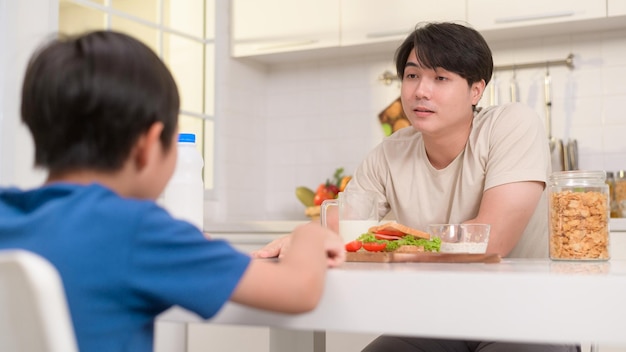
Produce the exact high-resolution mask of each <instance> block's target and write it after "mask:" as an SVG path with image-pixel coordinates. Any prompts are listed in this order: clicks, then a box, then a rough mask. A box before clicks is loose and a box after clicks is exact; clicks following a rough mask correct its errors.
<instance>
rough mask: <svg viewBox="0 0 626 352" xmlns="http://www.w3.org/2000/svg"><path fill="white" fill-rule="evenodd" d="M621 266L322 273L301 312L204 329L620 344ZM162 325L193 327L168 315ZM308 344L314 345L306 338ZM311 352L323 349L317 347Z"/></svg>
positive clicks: (354, 267) (365, 266) (624, 294)
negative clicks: (321, 287) (322, 283)
mask: <svg viewBox="0 0 626 352" xmlns="http://www.w3.org/2000/svg"><path fill="white" fill-rule="evenodd" d="M624 318H626V261H609V262H553V261H550V260H524V259H518V260H503V261H502V262H501V263H498V264H434V263H433V264H430V263H411V264H399V263H395V264H384V263H345V264H344V265H343V266H342V267H341V268H336V269H332V270H330V271H329V272H328V276H327V283H326V288H325V291H324V295H323V297H322V300H321V302H320V304H319V306H318V307H317V308H316V309H315V310H314V311H312V312H310V313H306V314H302V315H295V316H292V315H284V314H276V313H269V312H265V311H260V310H256V309H251V308H247V307H244V306H241V305H237V304H234V303H228V304H227V305H226V306H225V307H224V309H222V310H221V311H220V313H219V314H218V315H217V316H216V317H215V318H213V319H211V320H208V321H206V323H207V324H211V323H219V324H237V325H259V326H271V327H276V328H281V329H288V330H289V331H309V332H314V331H315V332H318V333H317V334H315V335H314V336H315V338H317V339H318V340H320V338H321V339H322V340H321V341H323V333H322V334H321V336H320V332H323V331H336V332H355V333H393V334H400V335H416V336H428V337H441V338H454V339H459V338H467V339H487V340H511V341H529V342H552V343H560V342H567V343H571V342H595V343H601V344H602V343H607V344H612V345H626V330H624V326H625V324H624V320H625V319H624ZM159 319H160V320H161V321H165V322H178V323H182V324H184V323H189V322H201V321H202V320H201V319H200V318H198V317H197V316H196V315H194V314H192V313H189V312H187V311H185V310H183V309H181V308H173V309H171V310H169V311H167V312H166V313H164V314H163V315H162V316H161V317H160V318H159ZM313 340H315V339H313ZM311 350H312V351H313V350H314V351H322V350H323V347H321V346H320V344H319V343H318V344H317V346H316V347H313V348H312V349H311Z"/></svg>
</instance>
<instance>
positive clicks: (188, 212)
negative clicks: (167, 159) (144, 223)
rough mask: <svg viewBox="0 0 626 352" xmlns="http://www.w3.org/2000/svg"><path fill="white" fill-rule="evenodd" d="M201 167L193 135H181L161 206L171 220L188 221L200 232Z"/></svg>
mask: <svg viewBox="0 0 626 352" xmlns="http://www.w3.org/2000/svg"><path fill="white" fill-rule="evenodd" d="M203 166H204V161H203V160H202V156H201V155H200V152H199V151H198V149H197V148H196V135H195V134H193V133H180V134H179V135H178V159H177V161H176V169H175V170H174V174H173V175H172V178H171V179H170V181H169V183H168V184H167V186H166V187H165V191H164V192H163V206H164V207H165V209H167V210H168V211H169V212H170V214H172V216H173V217H175V218H179V219H182V220H186V221H189V222H190V223H192V224H193V225H195V226H196V227H198V228H199V229H200V230H202V228H203V223H204V183H203V181H202V167H203Z"/></svg>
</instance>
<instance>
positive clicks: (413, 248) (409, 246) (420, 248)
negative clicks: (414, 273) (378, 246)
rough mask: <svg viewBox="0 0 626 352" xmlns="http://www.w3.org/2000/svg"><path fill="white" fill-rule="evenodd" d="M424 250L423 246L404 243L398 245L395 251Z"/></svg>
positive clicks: (410, 251) (415, 251)
mask: <svg viewBox="0 0 626 352" xmlns="http://www.w3.org/2000/svg"><path fill="white" fill-rule="evenodd" d="M423 251H424V247H423V246H411V245H404V246H400V247H398V249H396V250H395V251H393V252H394V253H422V252H423Z"/></svg>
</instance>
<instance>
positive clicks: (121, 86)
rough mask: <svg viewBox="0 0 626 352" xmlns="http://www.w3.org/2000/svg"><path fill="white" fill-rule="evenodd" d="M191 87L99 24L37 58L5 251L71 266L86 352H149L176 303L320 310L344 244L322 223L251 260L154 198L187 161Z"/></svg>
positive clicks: (7, 209) (2, 194) (70, 295)
mask: <svg viewBox="0 0 626 352" xmlns="http://www.w3.org/2000/svg"><path fill="white" fill-rule="evenodd" d="M178 110H179V96H178V91H177V88H176V84H175V82H174V79H173V77H172V76H171V74H170V72H169V71H168V70H167V68H166V67H165V65H164V64H163V63H162V62H161V60H159V58H158V57H157V56H156V55H155V54H154V53H153V52H152V51H151V50H150V49H149V48H148V47H147V46H145V45H143V44H142V43H140V42H139V41H137V40H135V39H133V38H131V37H129V36H126V35H124V34H121V33H115V32H106V31H98V32H92V33H88V34H85V35H82V36H78V37H74V38H67V39H58V40H53V41H52V42H51V43H49V44H48V45H46V46H45V47H43V48H42V49H41V50H40V51H39V52H37V53H36V54H35V55H34V56H33V58H32V59H31V61H30V63H29V65H28V67H27V71H26V75H25V79H24V85H23V90H22V107H21V114H22V120H23V122H24V123H25V124H26V125H27V126H28V128H29V129H30V131H31V133H32V135H33V139H34V142H35V163H36V165H37V166H41V167H45V168H47V169H48V170H49V175H48V179H47V181H46V183H45V184H44V185H43V186H42V187H40V188H36V189H33V190H28V191H21V190H17V189H3V190H0V249H2V248H22V249H26V250H30V251H33V252H35V253H38V254H40V255H42V256H43V257H45V258H47V259H48V260H49V261H50V262H52V264H53V265H54V266H55V267H56V268H57V270H58V271H59V273H60V275H61V277H62V280H63V284H64V287H65V291H66V294H67V300H68V304H69V308H70V312H71V316H72V320H73V323H74V327H75V331H76V336H77V340H78V345H79V348H80V350H81V351H133V352H137V351H151V350H152V341H153V321H154V318H155V316H156V315H158V314H159V313H161V312H162V311H164V310H166V309H168V308H169V307H171V306H172V305H180V306H182V307H184V308H187V309H189V310H192V311H194V312H196V313H197V314H199V315H201V316H202V317H204V318H210V317H211V316H213V315H214V314H215V313H216V312H217V311H218V310H219V309H220V308H221V307H222V305H223V304H224V303H225V302H226V301H227V300H229V299H230V300H232V301H234V302H238V303H241V304H245V305H250V306H253V307H257V308H261V309H268V310H274V311H279V312H286V313H299V312H305V311H309V310H311V309H313V308H314V307H315V306H316V304H317V303H318V301H319V299H320V297H321V294H322V289H323V285H324V278H325V273H326V269H327V267H328V266H331V267H332V266H336V265H339V264H340V263H341V262H342V261H343V245H342V242H341V240H340V238H339V237H338V236H337V235H336V234H335V233H334V232H332V231H330V230H327V229H325V228H322V227H320V226H319V225H315V224H308V225H305V226H302V227H299V228H297V229H295V230H294V233H293V243H292V245H291V251H290V254H289V255H287V256H284V258H283V259H282V260H281V261H280V262H278V263H276V262H270V261H263V260H251V259H250V257H249V256H248V255H246V254H243V253H240V252H238V251H236V250H234V249H233V248H232V247H231V246H230V245H228V244H227V243H226V242H224V241H217V240H207V239H206V238H204V237H203V234H202V233H201V232H200V231H199V230H198V229H197V228H195V227H194V226H193V225H191V224H189V223H187V222H184V221H179V220H176V219H173V218H172V217H171V216H170V215H169V214H168V213H167V212H166V211H165V210H163V209H162V208H160V207H159V206H157V205H156V204H155V202H154V200H155V199H156V198H157V197H158V195H159V194H160V193H161V192H162V191H163V189H164V187H165V185H166V183H167V181H168V179H169V178H170V177H171V175H172V173H173V170H174V166H175V164H176V142H175V141H176V138H175V136H176V134H177V117H178Z"/></svg>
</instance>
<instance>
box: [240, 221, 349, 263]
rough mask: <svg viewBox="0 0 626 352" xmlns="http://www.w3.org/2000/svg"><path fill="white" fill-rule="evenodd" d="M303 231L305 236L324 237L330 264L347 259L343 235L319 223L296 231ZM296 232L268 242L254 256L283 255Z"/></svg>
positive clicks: (300, 227)
mask: <svg viewBox="0 0 626 352" xmlns="http://www.w3.org/2000/svg"><path fill="white" fill-rule="evenodd" d="M295 232H298V233H302V234H304V235H305V236H320V237H324V239H323V240H324V249H325V250H326V255H327V257H328V266H329V267H331V268H333V267H337V266H339V265H341V264H342V263H343V262H344V261H345V259H346V253H345V249H344V245H343V240H342V239H341V237H340V236H339V235H338V234H337V233H335V232H333V231H332V230H330V229H328V228H325V227H322V226H321V225H320V224H318V223H308V224H306V225H302V226H299V227H298V228H296V229H295V230H294V233H295ZM293 236H294V234H291V235H288V236H284V237H281V238H278V239H275V240H274V241H272V242H270V243H269V244H267V245H266V246H265V247H263V248H261V249H259V250H257V251H254V252H252V253H251V256H252V257H253V258H275V257H279V258H281V257H283V256H284V255H285V253H287V251H288V249H289V245H290V244H291V240H292V237H293Z"/></svg>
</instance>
